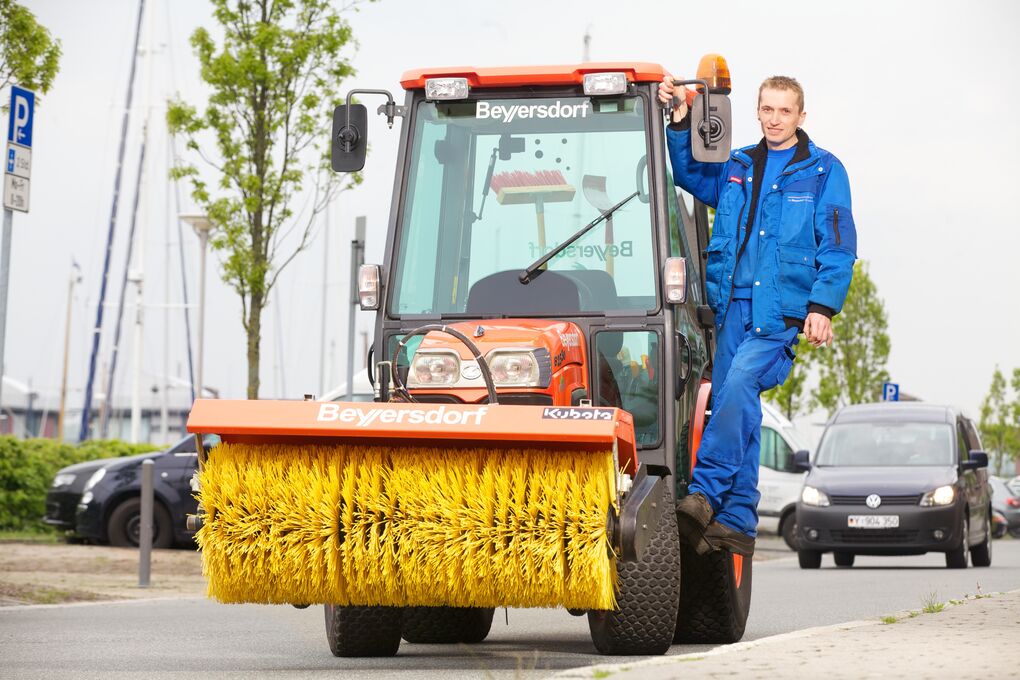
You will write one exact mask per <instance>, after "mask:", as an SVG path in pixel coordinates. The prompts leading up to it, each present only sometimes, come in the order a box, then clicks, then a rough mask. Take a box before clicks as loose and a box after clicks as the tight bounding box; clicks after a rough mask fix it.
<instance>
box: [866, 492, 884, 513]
mask: <svg viewBox="0 0 1020 680" xmlns="http://www.w3.org/2000/svg"><path fill="white" fill-rule="evenodd" d="M864 504H865V505H867V506H868V507H869V508H871V509H872V510H874V509H875V508H877V507H878V506H880V505H882V497H881V496H879V495H878V494H877V493H873V494H871V495H870V496H868V497H867V498H865V499H864Z"/></svg>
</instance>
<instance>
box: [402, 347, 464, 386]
mask: <svg viewBox="0 0 1020 680" xmlns="http://www.w3.org/2000/svg"><path fill="white" fill-rule="evenodd" d="M459 379H460V357H458V356H457V355H456V354H454V353H453V352H415V354H414V359H412V360H411V371H410V372H409V373H408V376H407V386H408V387H434V386H436V385H452V384H454V383H455V382H457V381H458V380H459Z"/></svg>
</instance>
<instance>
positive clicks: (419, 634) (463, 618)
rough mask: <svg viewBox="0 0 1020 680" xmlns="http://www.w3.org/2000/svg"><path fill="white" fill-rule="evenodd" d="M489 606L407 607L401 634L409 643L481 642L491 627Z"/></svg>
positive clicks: (490, 608) (491, 611) (491, 609)
mask: <svg viewBox="0 0 1020 680" xmlns="http://www.w3.org/2000/svg"><path fill="white" fill-rule="evenodd" d="M494 612H495V610H494V609H493V608H492V607H488V608H485V607H408V608H407V609H405V610H404V626H403V629H402V632H401V635H402V636H403V638H404V639H405V640H407V641H408V642H421V643H427V644H452V643H456V642H466V643H468V644H473V643H476V642H481V641H482V640H484V639H485V638H486V636H487V635H488V634H489V628H491V627H492V615H493V613H494Z"/></svg>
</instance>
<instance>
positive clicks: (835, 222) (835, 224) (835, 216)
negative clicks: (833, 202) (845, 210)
mask: <svg viewBox="0 0 1020 680" xmlns="http://www.w3.org/2000/svg"><path fill="white" fill-rule="evenodd" d="M832 233H833V234H834V235H835V236H836V245H837V246H838V245H839V244H840V241H842V239H841V238H840V237H839V208H833V209H832Z"/></svg>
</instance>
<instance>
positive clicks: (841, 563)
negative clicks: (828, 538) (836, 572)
mask: <svg viewBox="0 0 1020 680" xmlns="http://www.w3.org/2000/svg"><path fill="white" fill-rule="evenodd" d="M854 557H855V555H854V554H853V553H852V552H844V551H842V550H837V551H836V552H834V553H832V559H833V560H835V562H836V566H837V567H852V566H854Z"/></svg>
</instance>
